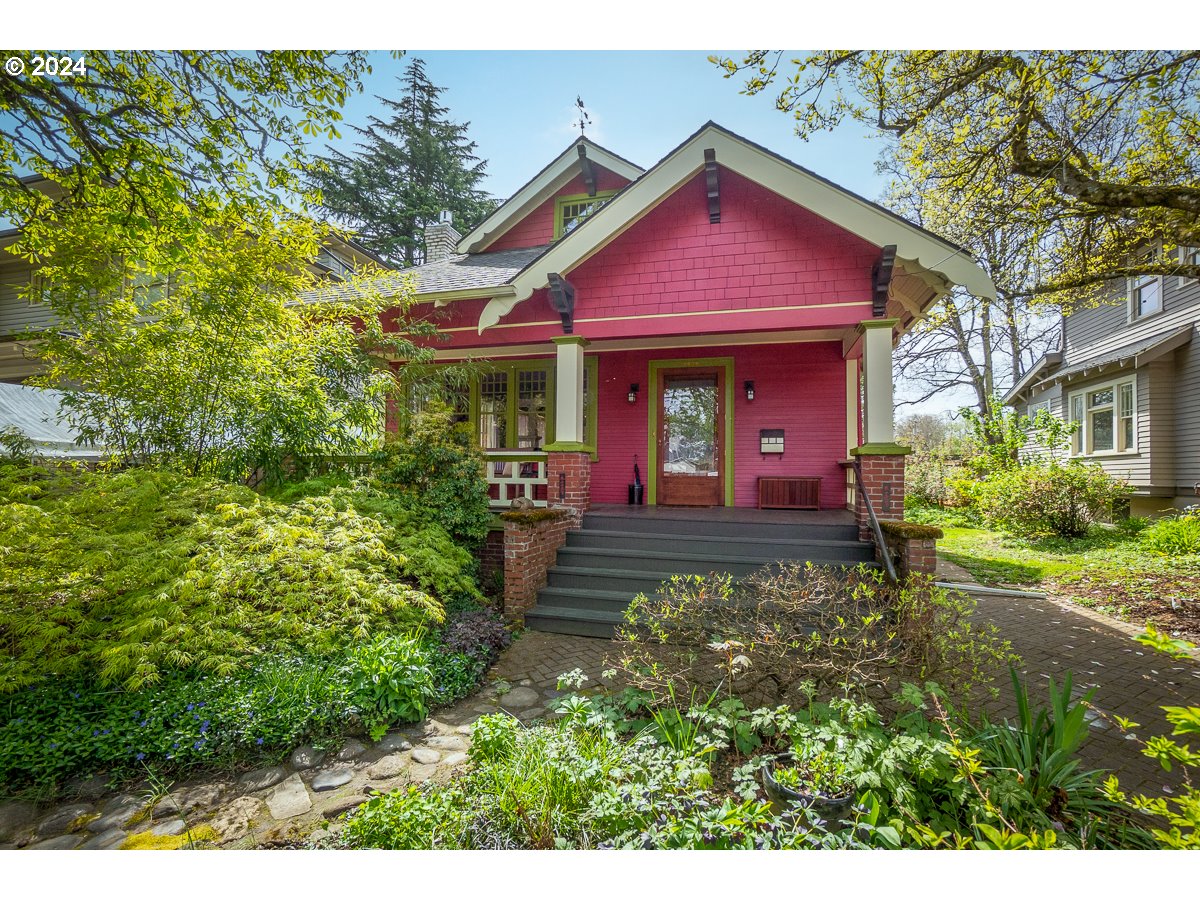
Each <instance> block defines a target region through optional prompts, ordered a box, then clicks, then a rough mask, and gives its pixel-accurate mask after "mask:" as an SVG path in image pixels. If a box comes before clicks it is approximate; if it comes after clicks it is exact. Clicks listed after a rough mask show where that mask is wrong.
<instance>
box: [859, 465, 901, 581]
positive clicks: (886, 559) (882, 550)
mask: <svg viewBox="0 0 1200 900" xmlns="http://www.w3.org/2000/svg"><path fill="white" fill-rule="evenodd" d="M851 464H852V465H853V467H854V486H855V488H856V489H857V490H858V495H859V496H860V497H862V500H863V506H865V507H866V508H867V518H868V519H869V520H870V521H871V531H872V532H873V533H874V535H875V546H876V547H878V548H879V555H880V556H881V557H883V566H884V570H885V571H886V572H887V577H888V580H889V581H891V582H892V583H893V584H896V583H897V582H899V581H900V578H899V576H897V575H896V566H895V564H894V563H893V562H892V554H891V553H890V552H889V551H888V545H887V541H885V540H884V539H883V528H882V527H881V526H880V524H879V517H878V516H876V515H875V506H874V504H872V503H871V495H870V494H869V493H867V489H866V487H864V486H863V473H862V460H861V459H859V458H858V457H857V456H854V457H851Z"/></svg>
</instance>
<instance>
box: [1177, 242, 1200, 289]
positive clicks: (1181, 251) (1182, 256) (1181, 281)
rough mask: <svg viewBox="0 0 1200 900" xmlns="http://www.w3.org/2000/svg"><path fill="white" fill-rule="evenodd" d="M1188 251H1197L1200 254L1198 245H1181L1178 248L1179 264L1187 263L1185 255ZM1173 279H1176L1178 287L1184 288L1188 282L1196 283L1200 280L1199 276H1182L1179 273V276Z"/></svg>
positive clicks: (1186, 255)
mask: <svg viewBox="0 0 1200 900" xmlns="http://www.w3.org/2000/svg"><path fill="white" fill-rule="evenodd" d="M1189 253H1198V254H1200V247H1186V246H1181V247H1180V248H1179V264H1180V265H1181V266H1182V265H1187V257H1188V254H1189ZM1175 280H1176V282H1177V283H1178V286H1179V287H1180V288H1185V287H1187V286H1188V285H1189V284H1196V283H1198V282H1200V278H1187V277H1185V276H1183V275H1179V276H1177V277H1176V279H1175Z"/></svg>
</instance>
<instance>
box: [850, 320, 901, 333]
mask: <svg viewBox="0 0 1200 900" xmlns="http://www.w3.org/2000/svg"><path fill="white" fill-rule="evenodd" d="M899 323H900V320H899V319H866V320H865V321H862V322H859V323H858V330H859V331H866V330H867V329H869V328H895V327H896V326H897V325H898V324H899Z"/></svg>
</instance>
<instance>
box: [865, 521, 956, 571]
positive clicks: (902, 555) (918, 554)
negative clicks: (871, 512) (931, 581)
mask: <svg viewBox="0 0 1200 900" xmlns="http://www.w3.org/2000/svg"><path fill="white" fill-rule="evenodd" d="M880 528H881V529H882V530H883V539H884V541H885V542H886V543H887V549H888V552H889V553H891V555H892V558H893V559H895V560H896V563H897V569H898V570H899V572H898V574H899V575H900V576H901V577H902V578H907V577H908V576H909V575H929V576H933V575H934V574H935V573H936V572H937V542H938V539H939V538H940V537H942V529H940V528H938V527H937V526H935V525H916V524H914V523H912V522H901V521H888V520H884V521H883V522H881V523H880Z"/></svg>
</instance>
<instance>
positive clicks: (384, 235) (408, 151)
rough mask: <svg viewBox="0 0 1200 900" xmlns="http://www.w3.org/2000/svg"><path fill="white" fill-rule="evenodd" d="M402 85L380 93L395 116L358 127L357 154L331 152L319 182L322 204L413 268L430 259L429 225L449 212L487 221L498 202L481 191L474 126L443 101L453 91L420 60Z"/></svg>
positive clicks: (460, 219) (370, 243)
mask: <svg viewBox="0 0 1200 900" xmlns="http://www.w3.org/2000/svg"><path fill="white" fill-rule="evenodd" d="M400 82H401V84H402V85H403V93H402V96H401V98H400V99H399V100H389V99H387V98H385V97H379V98H377V99H378V100H379V101H380V102H381V103H383V105H384V106H385V107H387V108H388V109H389V110H390V111H391V112H392V116H391V118H390V119H388V120H386V121H385V120H383V119H380V118H378V117H376V116H372V117H371V118H370V120H369V121H370V124H369V125H368V127H366V128H356V129H355V130H356V131H357V132H358V133H359V134H360V135H361V136H362V138H363V140H362V142H360V143H359V144H358V152H357V153H356V154H354V155H348V154H345V153H341V152H339V151H337V150H333V149H331V150H330V156H329V157H328V158H327V159H325V160H323V161H322V162H323V165H322V166H321V168H320V169H318V170H317V172H316V173H315V174H314V176H313V183H314V184H315V185H316V186H317V187H318V188H319V189H320V191H321V193H322V195H323V200H322V205H321V208H322V209H323V210H324V211H325V212H326V213H327V214H328V215H329V216H331V217H332V218H333V219H334V221H336V222H339V223H341V224H343V225H345V226H347V227H348V228H350V229H352V230H353V231H354V232H355V233H356V234H357V236H358V240H359V241H360V242H361V243H362V244H363V245H364V246H365V247H367V248H368V249H370V250H372V251H374V252H375V253H378V254H379V255H380V256H383V257H384V258H386V259H387V260H389V261H390V262H393V263H395V264H397V265H402V266H413V265H418V264H420V263H421V262H422V261H423V259H424V244H423V229H424V227H425V226H426V225H429V224H432V223H434V222H437V221H438V219H439V216H440V214H441V212H442V210H449V211H450V212H451V213H453V215H454V221H455V222H456V223H459V225H460V229H461V228H462V227H463V226H473V225H474V224H475V223H477V222H479V221H481V220H482V219H483V218H484V217H485V216H486V215H487V214H488V213H490V212H491V211H492V209H493V208H494V207H495V203H494V201H492V200H491V198H489V197H488V196H487V194H485V193H484V192H483V191H482V190H480V189H479V188H478V184H479V182H480V181H481V180H482V179H483V176H484V170H485V169H486V167H487V163H486V162H484V161H483V160H480V159H479V157H478V156H476V155H475V150H476V144H475V142H474V141H471V140H469V139H468V138H467V129H468V127H469V126H470V123H463V124H461V125H459V124H456V123H454V122H451V121H450V120H449V119H448V118H447V113H448V112H449V109H448V108H447V107H445V106H442V105H441V104H440V103H439V102H438V101H439V97H440V96H441V95H442V94H443V93H444V92H445V90H446V89H445V88H441V87H437V86H435V85H434V84H433V83H432V82H431V81H430V80H429V78H428V77H427V76H426V74H425V63H424V62H423V61H421V60H420V59H414V60H412V61H411V62H410V63H409V64H408V67H407V69H406V70H405V73H404V75H403V77H402V78H400Z"/></svg>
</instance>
